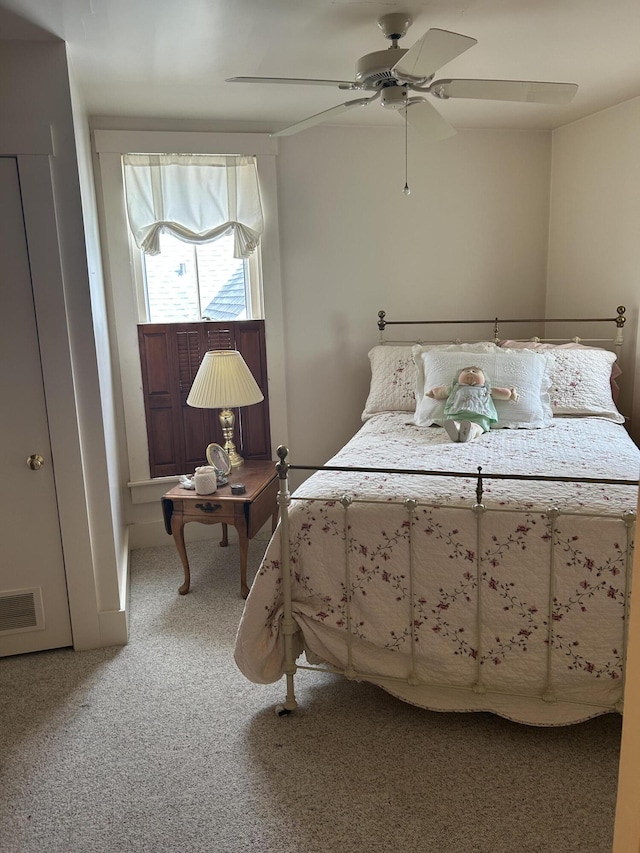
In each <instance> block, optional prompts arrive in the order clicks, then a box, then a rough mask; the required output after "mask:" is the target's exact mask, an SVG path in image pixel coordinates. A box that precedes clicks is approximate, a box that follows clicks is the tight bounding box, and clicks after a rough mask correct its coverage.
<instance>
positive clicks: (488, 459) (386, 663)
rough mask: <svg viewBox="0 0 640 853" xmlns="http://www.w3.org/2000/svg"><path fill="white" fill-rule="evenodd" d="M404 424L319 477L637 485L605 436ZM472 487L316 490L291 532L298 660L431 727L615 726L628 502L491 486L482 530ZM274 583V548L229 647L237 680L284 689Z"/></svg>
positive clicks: (370, 482)
mask: <svg viewBox="0 0 640 853" xmlns="http://www.w3.org/2000/svg"><path fill="white" fill-rule="evenodd" d="M407 421H408V418H407V416H406V415H401V414H385V415H377V416H375V417H373V418H372V419H371V420H369V421H368V422H367V423H366V424H365V425H364V426H363V427H362V429H361V430H360V431H359V432H358V434H357V435H356V436H355V437H354V438H353V439H352V440H351V442H349V444H348V445H347V446H346V447H345V448H344V449H343V450H342V451H341V452H340V453H339V454H338V455H337V456H336V457H334V459H332V460H331V462H330V463H329V464H334V465H360V466H363V467H370V466H372V465H375V466H381V467H386V466H389V467H392V466H393V465H395V466H396V467H402V468H406V469H413V468H421V469H427V470H440V471H454V470H462V471H469V472H474V471H475V470H476V469H477V468H478V466H482V469H483V474H490V473H492V472H499V473H514V474H528V475H536V474H537V475H545V476H563V477H576V476H578V477H605V478H609V479H612V478H621V479H635V478H637V476H638V471H639V468H640V453H639V451H638V450H637V448H636V447H635V445H634V444H633V442H631V440H630V439H629V438H628V436H627V434H626V432H625V431H624V429H623V428H622V427H620V426H618V425H616V424H613V423H611V422H608V421H606V420H603V419H597V418H588V419H580V420H578V419H575V420H574V419H557V420H556V422H555V423H554V426H553V427H551V428H549V429H544V430H496V431H492V432H491V433H489V434H487V435H485V436H483V437H481V438H480V439H478V440H477V441H474V442H469V443H467V444H454V443H452V442H450V440H449V439H448V437H447V436H446V433H445V432H444V430H442V429H439V428H421V427H416V426H414V425H412V424H408V423H407ZM398 459H400V460H402V461H401V463H400V465H398V463H397V460H398ZM393 460H395V461H393ZM290 461H291V462H292V463H293V462H297V461H299V462H300V464H303V463H304V460H296V459H291V460H290ZM475 485H476V484H475V480H474V479H473V478H469V479H466V478H452V477H451V478H439V477H423V476H414V475H392V474H378V473H361V472H319V473H317V474H314V475H313V476H312V477H310V478H309V479H308V480H307V481H306V482H305V483H304V484H303V485H302V486H301V487H300V488H299V489H298V490H297V492H296V495H295V497H296V498H303V499H301V500H296V499H294V500H293V502H292V505H291V508H290V517H289V523H290V543H291V545H290V555H291V557H290V558H291V569H292V598H293V614H294V619H295V621H296V623H297V624H298V626H299V627H300V633H299V634H298V635H297V636H296V640H297V641H298V648H297V651H299V652H302V650H303V648H304V649H305V650H306V651H307V654H308V656H310V657H312V658H318V659H320V660H322V661H324V662H326V663H327V664H329V665H330V666H334V667H336V668H338V669H339V670H347V672H348V673H350V674H351V676H352V677H355V678H363V679H366V680H367V681H371V682H373V683H376V684H379V685H380V686H382V687H384V688H385V689H386V690H388V691H389V692H390V693H392V694H394V695H397V696H399V697H400V698H402V699H403V700H405V701H408V702H411V703H413V704H416V705H419V706H421V707H426V708H432V709H436V710H446V711H472V710H476V711H480V710H483V711H493V712H495V713H498V714H501V715H503V716H505V717H508V718H510V719H514V720H517V721H520V722H525V723H531V724H536V725H562V724H566V723H571V722H576V721H579V720H583V719H587V718H589V717H592V716H595V715H597V714H600V713H605V712H608V711H612V710H616V709H619V708H620V703H621V700H622V693H623V684H624V679H623V669H624V646H625V617H626V615H627V596H628V593H629V589H628V586H629V584H628V578H627V570H626V567H627V563H628V557H629V551H630V531H631V523H630V518H629V516H628V513H632V512H635V510H636V506H637V489H636V488H633V487H629V486H626V487H625V486H618V485H603V484H598V485H594V484H575V483H546V482H538V483H532V482H528V481H497V480H496V481H491V480H487V481H486V482H485V484H484V487H485V491H484V495H483V505H484V507H485V510H484V511H482V512H476V511H474V510H473V509H472V507H473V505H474V504H475ZM343 496H347V499H346V500H344V501H343V500H341V498H342V497H343ZM407 499H411V501H415V502H416V503H415V505H414V504H411V503H410V504H409V505H407V503H406V500H407ZM550 507H553V511H552V513H551V514H549V513H548V510H549V508H550ZM280 573H281V547H280V539H279V532H278V531H276V534H275V535H274V537H273V539H272V541H271V543H270V544H269V546H268V549H267V552H266V554H265V558H264V560H263V563H262V565H261V567H260V570H259V572H258V574H257V576H256V579H255V581H254V584H253V587H252V589H251V592H250V595H249V597H248V599H247V602H246V605H245V610H244V614H243V617H242V620H241V623H240V626H239V629H238V635H237V641H236V650H235V656H236V661H237V664H238V666H239V667H240V669H241V671H242V672H243V673H244V674H245V675H246V676H247V678H249V679H250V680H252V681H255V682H258V683H267V682H273V681H276V680H278V679H279V678H281V677H282V675H283V673H284V639H283V636H282V632H281V621H282V599H281V576H280Z"/></svg>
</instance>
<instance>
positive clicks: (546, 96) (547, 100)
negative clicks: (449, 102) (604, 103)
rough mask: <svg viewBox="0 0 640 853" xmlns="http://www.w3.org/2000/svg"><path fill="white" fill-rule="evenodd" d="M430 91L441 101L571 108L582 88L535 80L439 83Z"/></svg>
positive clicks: (436, 82) (569, 84)
mask: <svg viewBox="0 0 640 853" xmlns="http://www.w3.org/2000/svg"><path fill="white" fill-rule="evenodd" d="M429 91H430V92H431V94H432V95H435V96H436V97H437V98H480V99H482V100H488V101H529V102H531V103H537V104H568V103H569V102H570V101H571V99H572V98H573V96H574V95H575V93H576V92H577V91H578V86H577V84H576V83H538V82H534V81H531V80H436V81H435V82H433V83H432V84H431V85H430V86H429Z"/></svg>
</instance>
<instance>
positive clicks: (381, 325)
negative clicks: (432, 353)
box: [378, 305, 627, 353]
mask: <svg viewBox="0 0 640 853" xmlns="http://www.w3.org/2000/svg"><path fill="white" fill-rule="evenodd" d="M626 310H627V309H626V308H625V306H624V305H619V306H618V307H617V309H616V316H615V317H579V318H571V317H550V318H546V317H545V318H544V319H542V318H539V317H538V318H529V319H526V318H518V319H504V318H499V317H493V318H492V319H489V320H387V319H386V317H387V313H386V311H378V329H379V330H380V343H382V344H384V343H387V344H389V343H399V342H398V341H389V340H385V337H384V333H385V330H386V328H387V326H448V325H449V326H467V325H482V326H493V341H494V343H496V344H497V343H498V342H499V341H500V326H501V325H505V326H506V325H513V324H518V323H520V324H522V323H524V324H527V325H533V324H538V325H546V324H547V323H564V324H568V323H575V324H579V325H584V324H586V323H615V325H616V331H615V334H614V336H613V337H609V338H580V337H571V338H548V337H544V338H539V337H536V336H534V337H531V338H526V339H524V340H530V341H532V342H535V343H544V342H547V343H558V342H559V341H567V342H573V343H580V342H583V341H588V342H590V343H609V344H612V345H613V347H614V348H615V350H616V352H618V353H619V350H620V348H621V347H622V342H623V330H624V325H625V323H626V322H627V318H626V316H625V314H626ZM416 342H417V343H427V341H424V340H420V341H416ZM403 343H406V341H403Z"/></svg>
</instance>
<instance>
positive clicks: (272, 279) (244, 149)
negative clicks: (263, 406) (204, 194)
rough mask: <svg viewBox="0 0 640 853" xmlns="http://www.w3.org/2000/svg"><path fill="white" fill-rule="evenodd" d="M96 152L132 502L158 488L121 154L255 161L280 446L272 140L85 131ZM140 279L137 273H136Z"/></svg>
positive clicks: (281, 379) (282, 391)
mask: <svg viewBox="0 0 640 853" xmlns="http://www.w3.org/2000/svg"><path fill="white" fill-rule="evenodd" d="M91 133H92V137H93V147H94V151H95V154H96V186H97V191H98V196H99V202H100V205H99V216H100V220H101V227H102V240H103V243H102V246H103V267H104V273H105V287H106V290H107V301H108V307H109V328H108V331H105V330H100V333H108V334H109V336H110V337H111V339H112V344H113V349H114V352H115V353H116V359H117V362H118V364H117V365H116V368H115V369H116V373H118V367H119V379H120V386H121V391H122V418H121V434H120V436H119V439H120V440H121V441H122V445H123V446H124V447H126V448H127V455H128V463H129V465H128V472H127V473H128V485H129V488H130V490H131V498H132V502H133V504H136V503H146V502H148V501H151V500H156V499H157V494H158V488H157V487H158V485H162V483H163V482H164V484H165V485H166V480H167V479H175V478H160V479H159V480H153V479H151V478H150V474H149V459H148V443H147V435H146V423H145V416H144V401H143V398H142V391H141V386H142V377H141V367H140V360H139V352H138V340H137V324H138V322H140V320H139V318H140V317H141V316H144V315H145V313H146V312H145V311H144V307H142V313H141V306H140V294H141V292H143V291H140V288H139V287H138V286H136V282H135V272H134V271H135V265H136V253H137V252H138V249H137V247H136V253H134V252H132V251H131V247H130V241H129V239H128V237H125V234H127V235H128V233H129V228H128V223H127V218H126V205H125V200H124V182H123V175H122V163H121V156H122V154H123V153H127V152H131V151H144V152H146V153H158V154H161V153H164V152H166V151H189V152H190V153H194V154H198V153H203V154H228V153H229V152H233V153H237V154H251V155H254V156H256V158H257V164H258V175H259V178H260V187H261V194H262V202H263V209H264V215H265V232H264V235H263V239H262V252H261V257H260V259H259V260H258V263H259V264H260V266H261V269H262V273H263V274H262V276H261V278H262V281H263V300H264V302H263V312H262V313H263V316H264V320H265V334H266V340H267V359H268V363H269V376H268V385H269V400H270V426H271V435H272V437H274V439H277V443H278V444H280V443H286V441H287V433H288V430H287V417H286V410H287V409H286V386H285V353H284V341H283V330H284V319H283V318H284V311H283V294H282V283H281V270H280V246H279V237H278V222H277V215H278V201H277V176H276V155H277V151H278V140H277V139H274V138H271V137H270V136H268V135H267V134H259V133H218V132H201V131H195V132H190V131H146V130H106V129H101V128H93V127H92V128H91ZM139 274H140V275H142V270H141V269H140V270H139Z"/></svg>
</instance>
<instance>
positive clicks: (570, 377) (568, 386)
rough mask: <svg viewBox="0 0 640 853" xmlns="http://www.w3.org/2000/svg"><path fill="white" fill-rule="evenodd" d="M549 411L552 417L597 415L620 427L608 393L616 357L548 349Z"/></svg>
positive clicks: (599, 352)
mask: <svg viewBox="0 0 640 853" xmlns="http://www.w3.org/2000/svg"><path fill="white" fill-rule="evenodd" d="M546 355H547V357H548V358H549V359H550V360H551V365H552V366H551V387H550V389H549V395H550V397H551V408H552V410H553V413H554V415H582V416H590V415H591V416H593V415H597V416H599V417H601V418H609V420H612V421H615V422H616V423H618V424H623V423H624V415H621V414H620V412H619V411H618V409H617V408H616V404H615V403H614V401H613V395H612V393H611V375H612V373H611V368H612V366H613V364H614V362H615V360H616V354H615V353H614V352H610V351H609V350H603V349H602V350H601V349H580V350H577V349H562V348H557V349H552V350H549V351H548V352H547V353H546Z"/></svg>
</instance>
